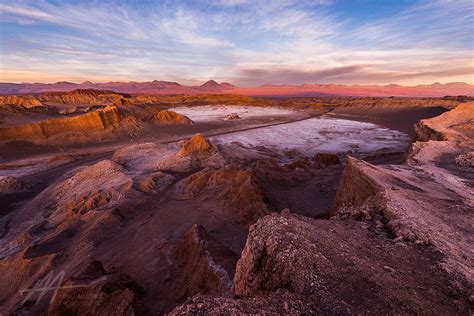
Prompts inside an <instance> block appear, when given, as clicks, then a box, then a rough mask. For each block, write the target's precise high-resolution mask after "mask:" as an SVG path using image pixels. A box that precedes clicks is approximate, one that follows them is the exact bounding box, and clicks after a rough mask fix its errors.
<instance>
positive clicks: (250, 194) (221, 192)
mask: <svg viewBox="0 0 474 316" xmlns="http://www.w3.org/2000/svg"><path fill="white" fill-rule="evenodd" d="M178 186H179V191H178V192H179V195H178V198H183V196H184V197H185V198H186V199H190V198H195V199H199V198H206V197H212V198H213V199H214V200H216V201H217V202H218V203H219V204H220V205H221V206H222V208H223V209H224V210H225V211H226V212H227V213H228V214H231V215H232V216H233V217H234V218H235V221H236V222H238V223H240V224H248V223H251V222H253V221H255V220H256V219H257V218H259V217H261V216H263V215H265V214H266V213H267V209H266V206H265V203H264V202H263V196H262V194H261V192H260V189H259V188H258V187H257V185H256V184H255V180H254V175H253V173H252V172H250V171H249V170H239V169H235V168H231V167H227V166H226V167H224V168H221V169H218V170H204V171H200V172H197V173H194V174H192V175H191V176H189V177H187V178H186V179H184V180H182V181H181V182H180V183H179V184H178Z"/></svg>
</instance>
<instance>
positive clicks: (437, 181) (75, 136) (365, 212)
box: [0, 82, 474, 315]
mask: <svg viewBox="0 0 474 316" xmlns="http://www.w3.org/2000/svg"><path fill="white" fill-rule="evenodd" d="M214 83H215V82H210V83H207V86H206V85H204V87H201V88H199V89H197V88H196V89H195V90H196V91H198V92H200V93H198V92H196V93H190V94H179V95H176V94H174V95H173V94H162V95H160V94H146V93H137V92H136V91H132V93H125V92H116V91H113V90H112V89H107V90H103V89H95V88H76V87H73V88H74V89H70V90H67V89H65V90H67V91H59V92H42V91H39V92H38V91H26V92H25V93H20V94H11V93H10V92H12V91H10V90H8V92H9V93H5V94H4V95H2V96H0V271H1V273H0V284H2V285H3V286H2V287H1V289H0V306H1V310H0V313H1V314H18V315H30V314H31V315H33V314H34V315H38V314H50V315H65V314H67V315H85V314H87V315H112V314H113V315H137V314H138V315H141V314H153V315H154V314H170V315H181V314H198V315H204V314H242V313H244V314H256V313H262V312H264V313H266V314H364V313H369V314H376V313H377V314H391V313H395V314H445V315H447V314H465V315H469V314H472V311H473V309H472V307H473V302H474V292H473V287H472V285H473V281H474V274H473V260H474V256H473V253H472V244H473V242H474V240H473V239H474V238H473V236H474V235H473V231H474V227H473V224H474V222H473V217H472V216H473V213H472V212H473V209H474V195H473V185H474V151H473V148H474V102H473V101H474V99H473V98H472V97H469V96H445V97H442V96H438V95H425V96H418V95H416V97H409V96H405V95H401V96H392V97H388V96H385V95H382V96H380V95H378V96H366V97H361V96H357V95H356V96H335V95H333V96H327V95H315V96H312V97H304V96H301V95H298V96H292V95H284V96H282V95H276V96H273V97H268V96H267V95H263V96H254V97H251V96H244V95H238V94H222V93H221V92H223V91H224V90H223V89H224V88H225V89H237V88H235V87H233V88H232V87H229V86H228V85H224V88H222V87H221V88H219V89H216V88H215V85H214ZM209 85H210V86H211V87H209ZM466 87H467V88H466ZM270 88H271V87H270ZM270 88H269V87H266V88H262V89H263V90H265V89H270ZM397 89H401V88H397ZM463 89H468V90H467V91H468V92H469V91H471V92H472V88H470V87H469V86H468V85H467V86H463ZM469 89H471V90H469ZM225 91H227V90H225ZM238 91H239V90H238V89H237V90H236V92H238ZM463 91H465V90H463ZM13 92H16V91H13ZM249 93H253V92H252V91H251V92H249ZM58 275H62V276H63V278H61V279H60V281H61V282H60V285H61V288H59V289H57V290H55V289H53V290H47V291H43V292H42V291H41V290H38V288H41V287H40V286H38V284H40V285H41V282H43V281H44V280H45V279H47V277H48V276H58ZM51 280H52V279H51ZM51 280H50V281H51ZM42 284H43V286H44V285H45V283H44V282H43V283H42ZM34 289H36V291H34ZM32 290H33V291H32Z"/></svg>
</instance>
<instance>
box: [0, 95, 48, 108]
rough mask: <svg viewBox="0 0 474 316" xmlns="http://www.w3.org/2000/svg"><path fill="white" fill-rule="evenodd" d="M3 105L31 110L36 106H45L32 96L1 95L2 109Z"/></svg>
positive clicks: (0, 104) (0, 103)
mask: <svg viewBox="0 0 474 316" xmlns="http://www.w3.org/2000/svg"><path fill="white" fill-rule="evenodd" d="M2 105H9V106H17V107H18V106H20V107H25V108H27V109H29V108H32V107H35V106H43V103H41V101H40V100H39V99H38V98H36V97H34V96H31V95H1V96H0V107H1V106H2Z"/></svg>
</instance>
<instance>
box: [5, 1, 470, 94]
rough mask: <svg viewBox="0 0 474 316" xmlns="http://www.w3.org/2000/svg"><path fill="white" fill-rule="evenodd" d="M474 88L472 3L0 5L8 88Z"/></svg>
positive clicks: (75, 2)
mask: <svg viewBox="0 0 474 316" xmlns="http://www.w3.org/2000/svg"><path fill="white" fill-rule="evenodd" d="M209 79H214V80H216V81H219V82H222V81H226V82H231V83H233V84H236V85H239V86H257V85H262V84H267V83H270V84H304V83H309V84H313V83H322V84H326V83H337V84H390V83H394V84H402V85H417V84H429V83H433V82H441V83H448V82H458V81H462V82H467V83H471V84H474V0H432V1H424V0H423V1H416V0H313V1H310V0H273V1H270V0H200V1H197V0H188V1H182V0H163V1H151V0H142V1H138V0H135V1H132V0H130V1H119V0H116V1H111V0H101V1H93V0H90V1H59V0H50V1H46V0H35V1H22V0H15V1H11V0H8V1H7V0H0V81H1V82H56V81H71V82H78V83H79V82H82V81H86V80H88V81H92V82H106V81H150V80H166V81H176V82H179V83H182V84H190V85H192V84H200V83H202V82H204V81H207V80H209Z"/></svg>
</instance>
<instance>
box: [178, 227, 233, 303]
mask: <svg viewBox="0 0 474 316" xmlns="http://www.w3.org/2000/svg"><path fill="white" fill-rule="evenodd" d="M208 246H209V245H208V242H207V232H206V231H205V229H204V227H202V226H200V225H196V224H194V225H193V226H191V228H190V229H189V230H188V231H187V232H186V234H185V236H184V238H183V239H182V240H181V242H179V243H178V245H177V247H176V248H175V250H174V253H173V256H174V258H175V262H177V263H178V266H177V267H176V269H177V275H176V276H175V277H174V278H173V282H174V283H175V284H176V285H177V286H178V287H179V289H175V291H174V292H175V295H177V296H178V297H177V298H175V299H176V301H183V300H185V299H186V298H187V297H190V296H193V295H195V294H198V293H199V294H214V295H226V294H227V295H228V296H231V287H232V281H231V279H230V277H229V274H228V273H227V271H225V270H224V269H223V268H222V267H221V266H219V265H218V264H217V263H216V262H215V261H214V259H213V257H212V255H211V253H210V252H209V250H208Z"/></svg>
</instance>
